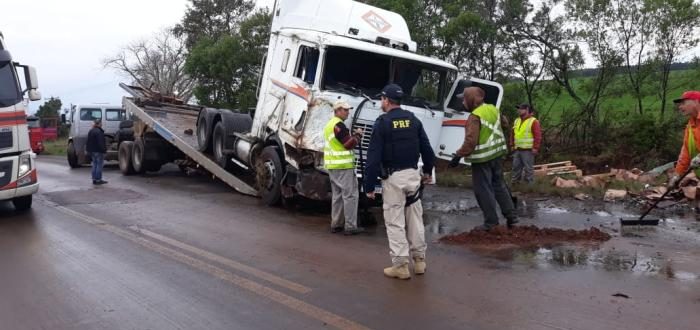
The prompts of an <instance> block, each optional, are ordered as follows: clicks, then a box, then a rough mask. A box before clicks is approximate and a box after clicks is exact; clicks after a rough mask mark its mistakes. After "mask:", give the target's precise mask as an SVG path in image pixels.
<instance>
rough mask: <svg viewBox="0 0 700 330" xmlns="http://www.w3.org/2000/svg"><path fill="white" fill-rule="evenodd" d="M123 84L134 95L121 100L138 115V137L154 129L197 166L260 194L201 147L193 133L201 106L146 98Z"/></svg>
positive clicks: (240, 188) (235, 186) (238, 188)
mask: <svg viewBox="0 0 700 330" xmlns="http://www.w3.org/2000/svg"><path fill="white" fill-rule="evenodd" d="M120 86H121V87H122V88H123V89H125V90H126V91H128V92H129V93H130V94H132V97H124V98H123V99H122V105H123V107H124V109H125V110H126V111H127V112H128V113H129V114H130V115H131V116H132V117H131V118H132V119H134V118H136V120H135V121H134V126H133V127H134V132H135V133H136V134H135V138H136V139H139V138H140V136H141V135H144V134H151V132H154V133H156V134H157V135H158V136H159V137H160V138H162V140H165V141H167V142H169V143H170V145H172V147H174V148H176V149H177V150H178V151H179V152H181V155H180V156H184V157H185V158H186V160H188V161H191V162H194V163H196V166H197V167H201V168H203V169H204V170H206V171H208V172H209V173H211V174H212V175H213V176H214V177H216V178H218V179H219V180H221V181H223V182H224V183H226V184H228V185H229V186H231V188H233V189H235V190H236V191H238V192H240V193H242V194H245V195H251V196H258V191H257V190H256V189H255V188H254V187H253V186H252V185H251V184H249V183H247V182H245V181H244V180H243V179H242V178H239V177H238V176H237V175H236V174H234V173H232V172H231V171H229V170H227V169H225V168H223V167H222V166H220V165H219V164H218V163H216V162H215V161H213V160H212V159H211V158H210V156H208V155H206V154H204V153H202V152H201V151H199V150H198V148H197V138H196V136H195V135H194V134H193V132H196V126H197V116H198V113H199V110H200V109H201V108H200V107H197V106H191V105H177V104H171V103H166V102H156V101H153V100H152V98H149V97H146V95H145V94H144V93H143V90H141V89H138V88H135V87H133V86H127V85H123V84H120ZM139 127H140V128H139ZM146 132H148V133H146ZM147 141H148V140H147ZM147 143H148V142H146V144H147ZM146 150H148V146H146ZM119 156H120V157H122V154H121V153H120V155H119ZM168 158H171V159H160V162H162V163H166V162H169V161H171V160H175V159H172V158H178V157H177V156H176V157H168ZM121 161H122V160H121V159H120V167H121V165H122V164H121ZM158 167H160V166H158Z"/></svg>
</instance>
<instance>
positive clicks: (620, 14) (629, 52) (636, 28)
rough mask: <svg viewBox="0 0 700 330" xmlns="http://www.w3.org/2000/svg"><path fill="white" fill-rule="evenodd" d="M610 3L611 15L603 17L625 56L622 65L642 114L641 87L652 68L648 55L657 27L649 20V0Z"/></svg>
mask: <svg viewBox="0 0 700 330" xmlns="http://www.w3.org/2000/svg"><path fill="white" fill-rule="evenodd" d="M610 6H611V11H610V14H611V15H607V16H606V18H607V21H608V24H609V25H610V26H612V27H613V31H614V34H615V37H616V40H617V44H618V47H620V48H621V53H622V54H623V57H624V65H623V68H624V71H625V73H626V74H627V80H628V83H629V86H630V87H631V89H632V93H633V94H634V96H635V98H636V99H637V112H639V114H642V113H644V105H643V103H642V100H643V99H644V93H643V91H642V87H643V86H644V81H645V80H646V79H647V78H648V77H649V76H650V75H651V73H652V71H653V65H652V63H653V60H652V59H651V58H650V56H649V48H651V46H652V45H651V43H652V42H653V39H654V33H655V29H656V26H655V25H654V24H652V20H653V11H652V10H651V8H650V6H649V1H648V0H611V1H610Z"/></svg>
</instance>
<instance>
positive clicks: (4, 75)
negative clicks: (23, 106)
mask: <svg viewBox="0 0 700 330" xmlns="http://www.w3.org/2000/svg"><path fill="white" fill-rule="evenodd" d="M20 102H22V93H21V91H20V90H19V85H18V84H17V76H16V75H15V70H14V66H13V65H12V62H10V61H6V62H0V107H9V106H12V105H15V104H17V103H20Z"/></svg>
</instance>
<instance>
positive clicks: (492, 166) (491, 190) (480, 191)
mask: <svg viewBox="0 0 700 330" xmlns="http://www.w3.org/2000/svg"><path fill="white" fill-rule="evenodd" d="M502 163H503V158H502V157H498V158H496V159H492V160H489V161H487V162H485V163H472V181H473V183H474V195H476V202H477V203H478V204H479V207H480V208H481V211H482V212H483V213H484V225H485V226H487V227H492V226H495V225H498V213H496V204H498V206H499V207H500V208H501V214H503V216H504V217H505V218H506V219H509V220H513V219H515V218H516V217H517V214H516V212H515V206H514V205H513V200H512V199H511V195H510V191H509V190H508V187H506V184H505V182H504V180H503V169H502V167H501V164H502Z"/></svg>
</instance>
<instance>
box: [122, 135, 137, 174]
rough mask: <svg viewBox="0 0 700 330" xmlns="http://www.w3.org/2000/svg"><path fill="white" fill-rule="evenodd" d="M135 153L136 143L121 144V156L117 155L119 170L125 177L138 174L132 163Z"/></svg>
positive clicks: (125, 142) (126, 142)
mask: <svg viewBox="0 0 700 330" xmlns="http://www.w3.org/2000/svg"><path fill="white" fill-rule="evenodd" d="M133 152H134V142H132V141H124V142H122V143H120V144H119V154H118V155H117V160H118V161H119V170H120V171H121V172H122V174H123V175H132V174H134V173H136V171H135V170H134V164H133V162H132V161H131V157H132V154H133Z"/></svg>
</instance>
